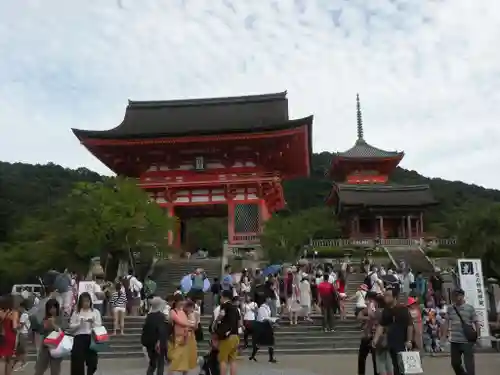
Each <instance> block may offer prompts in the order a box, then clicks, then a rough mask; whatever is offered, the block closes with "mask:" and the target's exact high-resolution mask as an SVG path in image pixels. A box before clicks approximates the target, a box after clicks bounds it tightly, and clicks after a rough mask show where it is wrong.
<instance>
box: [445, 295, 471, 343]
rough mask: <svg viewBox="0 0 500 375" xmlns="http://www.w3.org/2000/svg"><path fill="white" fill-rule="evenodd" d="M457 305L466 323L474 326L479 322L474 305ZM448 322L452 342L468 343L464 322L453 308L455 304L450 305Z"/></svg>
mask: <svg viewBox="0 0 500 375" xmlns="http://www.w3.org/2000/svg"><path fill="white" fill-rule="evenodd" d="M455 306H456V308H457V309H458V312H459V313H460V315H461V316H462V319H463V320H464V323H465V324H469V325H473V326H474V325H475V323H476V322H477V316H476V310H475V309H474V307H473V306H471V305H469V304H467V303H464V304H462V305H455ZM448 324H449V330H450V342H456V343H466V342H467V339H466V338H465V334H464V329H463V327H462V322H461V320H460V317H459V316H458V314H457V312H456V311H455V309H454V308H453V305H451V306H448Z"/></svg>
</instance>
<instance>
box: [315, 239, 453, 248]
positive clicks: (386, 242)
mask: <svg viewBox="0 0 500 375" xmlns="http://www.w3.org/2000/svg"><path fill="white" fill-rule="evenodd" d="M377 243H378V244H379V245H381V246H430V247H434V246H450V245H456V243H457V240H456V238H435V239H432V240H429V241H427V240H425V239H411V238H381V239H379V240H375V239H344V238H334V239H317V240H311V241H310V242H309V245H310V246H312V247H343V246H367V247H374V246H375V245H376V244H377Z"/></svg>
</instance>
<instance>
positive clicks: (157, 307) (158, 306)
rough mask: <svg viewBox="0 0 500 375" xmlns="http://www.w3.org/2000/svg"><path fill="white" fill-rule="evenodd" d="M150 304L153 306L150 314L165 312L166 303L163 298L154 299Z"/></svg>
mask: <svg viewBox="0 0 500 375" xmlns="http://www.w3.org/2000/svg"><path fill="white" fill-rule="evenodd" d="M149 304H150V306H151V311H150V312H158V311H163V308H164V307H165V304H166V302H165V301H164V300H163V299H162V298H161V297H153V298H152V299H151V300H150V301H149Z"/></svg>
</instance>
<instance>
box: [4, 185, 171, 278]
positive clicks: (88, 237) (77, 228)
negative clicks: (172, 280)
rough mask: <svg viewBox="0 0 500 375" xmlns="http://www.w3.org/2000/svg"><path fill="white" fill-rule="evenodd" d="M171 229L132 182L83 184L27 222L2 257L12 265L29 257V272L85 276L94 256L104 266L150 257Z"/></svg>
mask: <svg viewBox="0 0 500 375" xmlns="http://www.w3.org/2000/svg"><path fill="white" fill-rule="evenodd" d="M172 224H173V220H172V219H169V218H168V217H167V216H166V215H165V213H164V212H163V210H162V209H161V208H160V207H159V206H158V205H157V204H156V203H154V202H150V201H149V200H148V196H147V194H146V193H145V192H144V191H143V190H142V189H140V188H139V187H137V186H136V184H135V182H134V181H131V180H126V179H120V178H116V179H114V178H113V179H107V180H105V181H104V182H99V183H87V182H82V183H78V184H77V185H76V186H75V188H74V189H73V190H72V191H71V193H70V194H69V195H68V196H67V197H66V198H65V199H62V200H61V201H60V202H58V204H56V205H55V206H54V207H53V209H52V210H50V211H46V212H44V213H43V214H41V215H40V216H39V217H38V218H36V219H35V218H33V219H29V220H26V221H25V222H24V225H22V226H21V227H20V228H19V229H18V230H17V231H16V233H15V234H14V241H13V242H12V244H11V245H10V246H8V248H7V252H5V254H4V257H5V259H6V260H9V261H10V263H12V262H15V259H17V258H19V259H21V258H20V257H21V256H22V254H25V253H26V252H27V251H29V252H30V254H31V253H32V254H36V261H34V262H33V263H32V264H31V265H28V268H27V270H30V267H31V271H38V270H43V269H44V268H45V270H46V269H47V268H63V267H65V266H70V267H72V268H76V269H77V270H79V271H86V269H87V267H88V265H89V262H90V259H91V258H92V257H95V256H101V261H103V264H104V263H106V261H107V260H108V259H109V258H111V259H113V260H115V261H126V262H128V261H132V254H133V253H141V256H142V255H143V254H142V253H143V252H145V251H150V252H151V254H150V255H151V257H152V256H153V254H152V253H153V251H154V250H155V249H157V250H163V249H166V248H167V246H166V245H167V241H166V237H167V233H168V230H169V229H170V228H172ZM33 256H35V255H33ZM4 263H5V262H4ZM7 267H8V266H7Z"/></svg>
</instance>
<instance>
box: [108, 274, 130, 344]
mask: <svg viewBox="0 0 500 375" xmlns="http://www.w3.org/2000/svg"><path fill="white" fill-rule="evenodd" d="M109 303H110V305H111V308H112V309H113V334H114V335H116V331H117V330H118V327H120V333H121V334H122V335H123V334H124V328H125V314H126V312H127V295H126V294H125V291H124V288H123V284H122V283H116V284H115V292H113V294H112V295H111V299H110V301H109Z"/></svg>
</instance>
